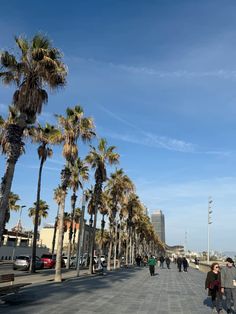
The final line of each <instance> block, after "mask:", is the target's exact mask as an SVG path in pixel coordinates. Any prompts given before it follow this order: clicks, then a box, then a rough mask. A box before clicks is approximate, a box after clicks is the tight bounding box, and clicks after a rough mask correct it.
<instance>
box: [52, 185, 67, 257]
mask: <svg viewBox="0 0 236 314" xmlns="http://www.w3.org/2000/svg"><path fill="white" fill-rule="evenodd" d="M63 194H64V193H63V191H62V189H61V187H60V186H58V187H57V188H56V189H54V196H53V199H54V200H55V202H56V203H57V206H58V208H57V215H56V217H55V222H54V230H53V238H52V254H54V250H55V242H56V233H57V223H58V215H59V208H60V205H61V202H62V201H63V196H64V195H63Z"/></svg>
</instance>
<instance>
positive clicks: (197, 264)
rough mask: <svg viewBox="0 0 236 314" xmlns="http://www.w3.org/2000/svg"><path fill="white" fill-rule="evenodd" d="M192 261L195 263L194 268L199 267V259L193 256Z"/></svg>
mask: <svg viewBox="0 0 236 314" xmlns="http://www.w3.org/2000/svg"><path fill="white" fill-rule="evenodd" d="M194 263H195V268H196V269H199V259H198V258H197V257H195V260H194Z"/></svg>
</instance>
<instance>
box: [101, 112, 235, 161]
mask: <svg viewBox="0 0 236 314" xmlns="http://www.w3.org/2000/svg"><path fill="white" fill-rule="evenodd" d="M99 107H100V109H101V110H102V111H104V112H106V113H107V114H108V115H109V116H110V117H112V118H113V119H115V120H117V121H119V122H121V123H122V124H124V125H126V126H129V127H130V128H132V129H133V130H135V132H129V133H124V132H123V133H121V132H119V133H115V132H112V131H109V132H107V136H108V137H111V138H114V139H118V140H121V141H125V142H128V143H133V144H139V145H145V146H149V147H157V148H163V149H167V150H170V151H177V152H183V153H196V154H208V155H218V156H223V157H226V156H229V155H230V154H231V153H230V152H228V151H207V150H201V149H200V148H199V147H198V146H197V145H196V144H193V143H190V142H186V141H184V140H182V139H176V138H171V137H168V136H163V135H158V134H154V133H151V132H148V131H145V130H142V129H140V128H139V127H137V126H136V125H134V124H133V123H130V122H129V121H127V120H126V119H124V118H121V117H120V116H119V115H117V114H115V113H113V112H111V111H110V110H108V109H106V108H105V107H103V106H99Z"/></svg>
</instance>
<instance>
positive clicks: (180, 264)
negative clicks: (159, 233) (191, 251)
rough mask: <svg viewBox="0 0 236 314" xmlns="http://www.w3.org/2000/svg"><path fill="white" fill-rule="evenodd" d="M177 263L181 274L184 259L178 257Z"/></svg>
mask: <svg viewBox="0 0 236 314" xmlns="http://www.w3.org/2000/svg"><path fill="white" fill-rule="evenodd" d="M176 262H177V267H178V270H179V272H181V271H182V263H183V260H182V257H180V256H178V258H177V261H176Z"/></svg>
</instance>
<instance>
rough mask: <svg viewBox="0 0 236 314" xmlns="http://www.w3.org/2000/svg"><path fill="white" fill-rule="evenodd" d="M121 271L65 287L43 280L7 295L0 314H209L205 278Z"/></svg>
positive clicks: (191, 274) (194, 273)
mask: <svg viewBox="0 0 236 314" xmlns="http://www.w3.org/2000/svg"><path fill="white" fill-rule="evenodd" d="M156 270H157V271H158V274H157V275H155V276H154V277H151V276H150V275H149V271H148V268H132V269H121V270H119V271H113V272H109V273H107V275H105V276H82V277H80V278H74V279H72V278H71V279H67V280H65V281H64V282H63V283H61V284H59V283H54V282H46V283H45V282H44V283H37V284H33V285H31V286H29V287H27V288H24V289H22V290H21V292H20V293H19V294H18V295H12V296H8V297H7V303H6V304H4V305H1V306H0V313H7V314H11V313H19V314H28V313H29V314H32V313H34V314H40V313H50V314H54V313H55V314H60V313H70V314H72V313H79V314H80V313H81V314H92V313H103V314H121V313H126V314H131V313H133V314H134V313H135V314H156V313H158V314H170V313H171V314H172V313H174V314H180V313H181V314H192V313H198V314H207V313H211V309H210V307H209V305H208V300H207V297H206V291H205V290H204V280H205V274H204V273H201V272H199V271H197V270H195V269H189V272H188V273H183V272H182V273H179V272H177V269H176V266H175V265H173V264H172V268H171V269H170V270H168V269H156Z"/></svg>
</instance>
